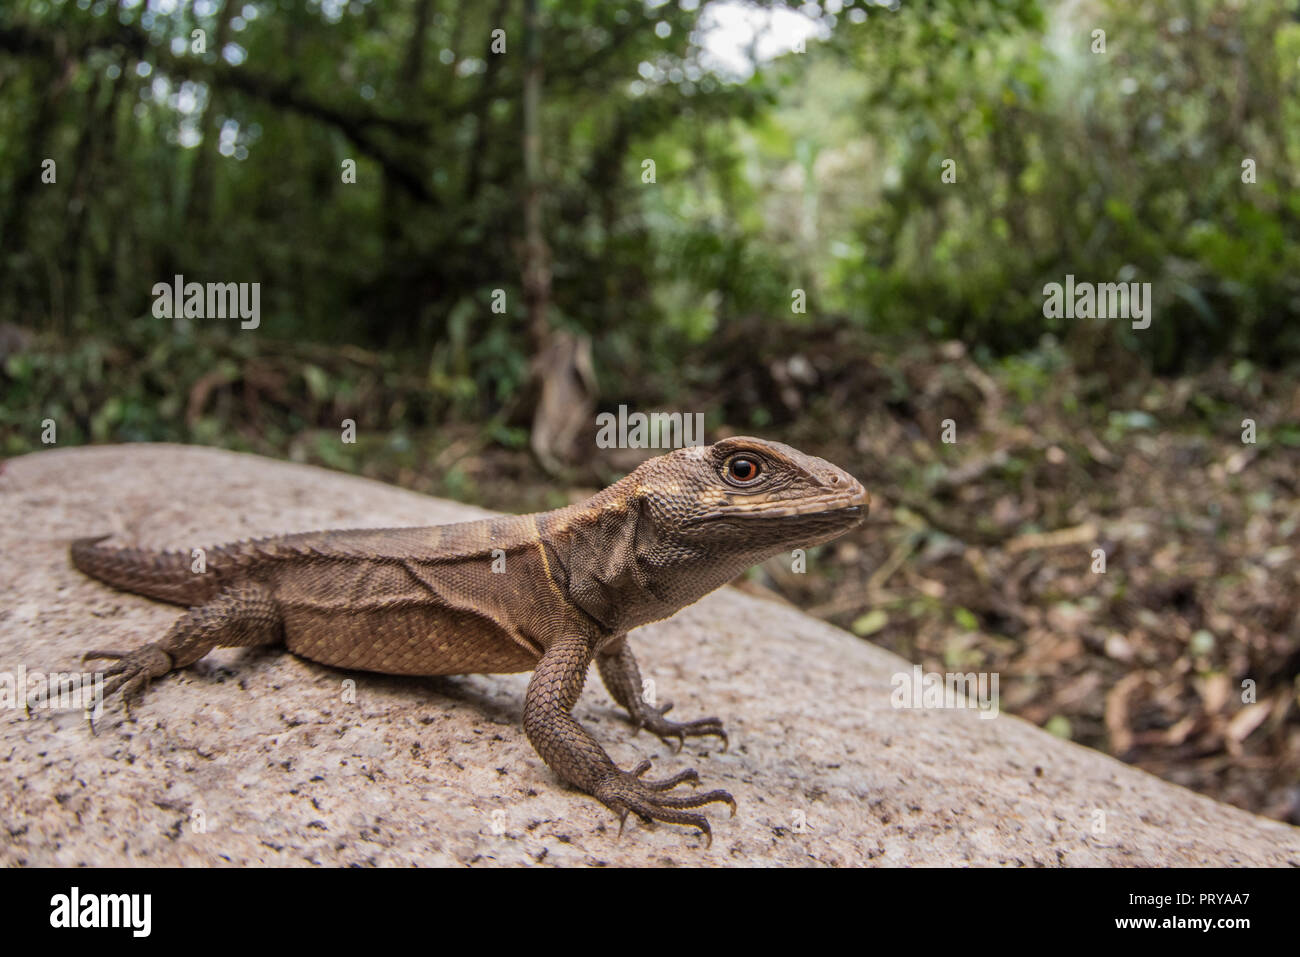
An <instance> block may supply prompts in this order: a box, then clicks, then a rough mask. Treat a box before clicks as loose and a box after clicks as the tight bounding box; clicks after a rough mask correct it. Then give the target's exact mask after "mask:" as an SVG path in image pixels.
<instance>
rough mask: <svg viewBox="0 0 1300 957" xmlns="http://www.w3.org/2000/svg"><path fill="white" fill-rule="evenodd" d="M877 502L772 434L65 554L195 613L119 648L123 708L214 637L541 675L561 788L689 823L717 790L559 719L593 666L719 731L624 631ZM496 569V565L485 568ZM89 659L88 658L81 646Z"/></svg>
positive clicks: (615, 686)
mask: <svg viewBox="0 0 1300 957" xmlns="http://www.w3.org/2000/svg"><path fill="white" fill-rule="evenodd" d="M869 501H870V499H869V496H868V495H867V493H866V490H865V489H863V487H862V485H860V484H859V483H858V482H857V481H856V480H855V479H854V478H852V476H850V475H848V474H847V473H845V472H843V471H841V470H840V469H838V468H836V467H835V466H834V465H832V464H830V463H829V462H826V461H824V460H822V459H819V458H814V457H812V456H809V455H804V454H803V453H802V452H799V451H797V450H796V449H793V448H790V447H789V446H787V445H781V444H779V443H776V442H766V441H763V440H761V439H755V438H731V439H726V440H723V441H721V442H717V443H715V444H714V445H710V446H692V447H688V448H683V449H678V450H676V451H673V452H670V453H668V454H666V455H661V456H659V457H657V458H653V459H650V460H648V461H647V462H645V463H643V464H642V465H641V466H640V467H638V468H637V469H636V470H635V471H633V472H632V473H631V474H629V475H628V476H627V477H626V478H624V479H622V480H621V481H619V482H616V483H615V484H613V485H611V486H610V487H609V488H607V489H605V490H604V491H602V492H600V493H598V494H596V495H595V496H593V497H592V498H590V499H588V500H587V501H585V502H582V503H580V504H577V505H571V506H569V507H567V508H560V509H556V510H554V511H550V512H540V513H537V514H534V515H511V516H502V517H497V518H486V519H482V520H479V521H473V522H463V523H458V524H454V525H435V526H431V527H427V528H383V529H358V530H347V531H325V532H310V533H306V534H299V535H284V536H280V537H275V538H263V539H256V540H253V541H246V542H240V543H238V544H232V545H224V546H221V547H218V548H214V549H211V550H208V551H207V552H206V563H205V564H206V567H205V569H204V571H203V572H201V573H195V572H193V571H191V559H190V556H189V555H186V554H184V553H182V552H149V551H143V550H140V549H133V548H107V547H104V546H102V545H100V544H99V542H101V541H103V539H104V538H106V537H107V536H101V537H100V538H87V539H80V540H78V541H76V542H74V543H73V545H72V547H71V557H72V562H73V564H74V565H75V566H76V567H77V568H79V569H80V570H81V571H83V572H85V573H86V574H87V575H91V576H93V577H94V578H97V579H99V580H100V581H103V582H106V583H108V584H110V585H113V586H115V587H117V588H121V589H124V590H126V591H130V592H135V593H137V594H140V595H146V596H148V597H150V598H155V599H159V600H161V601H167V602H172V603H174V604H178V605H186V606H189V611H187V612H186V613H185V614H184V615H183V616H182V617H181V618H180V619H179V620H177V622H176V623H175V624H174V625H173V626H172V627H171V630H170V631H168V632H167V634H166V636H165V637H164V638H163V639H162V640H161V641H158V642H153V643H151V644H147V645H145V646H143V647H141V648H138V649H136V650H135V651H129V652H122V651H103V650H95V651H89V652H87V653H86V655H85V656H84V658H85V659H89V658H99V659H115V660H116V663H115V664H113V665H112V666H110V667H108V668H107V669H105V672H104V673H105V675H106V676H112V677H110V678H109V680H108V681H107V682H106V683H105V694H106V695H108V694H112V693H114V692H117V691H120V692H121V694H122V698H123V702H124V704H125V705H127V706H128V707H129V705H130V702H131V700H132V699H138V698H139V697H140V696H141V695H142V694H143V693H144V690H145V688H146V687H147V686H148V683H149V681H150V680H151V679H153V678H158V677H161V676H163V675H165V674H167V672H169V671H172V670H173V669H176V668H183V667H185V666H186V665H190V664H193V663H194V662H196V661H198V660H199V659H200V658H202V657H203V656H204V655H206V654H207V653H208V652H209V651H211V650H212V649H213V648H216V647H218V646H221V647H230V646H250V645H276V644H284V645H285V646H287V647H288V649H289V650H290V651H292V652H294V653H296V654H299V655H301V656H303V657H304V658H309V659H311V660H312V661H317V662H320V663H322V664H326V665H332V666H336V667H340V668H355V669H359V670H364V671H375V672H382V673H384V674H397V675H455V674H477V673H507V672H520V671H529V670H532V671H533V677H532V680H531V681H530V682H529V685H528V692H527V694H526V696H525V699H524V715H523V722H524V731H525V732H526V733H527V735H528V739H529V741H531V742H532V744H533V747H534V748H535V749H536V750H537V753H538V754H540V755H541V757H542V759H543V760H544V761H545V762H546V763H547V764H548V765H549V766H550V767H551V768H552V769H553V770H554V771H555V773H556V774H558V775H559V776H560V777H561V778H563V779H564V780H565V781H567V782H568V783H570V784H572V785H574V786H575V787H578V788H580V789H582V790H583V791H586V792H587V793H588V794H591V795H592V796H594V797H595V798H597V799H598V800H599V801H601V802H602V803H603V804H605V806H606V807H608V808H610V809H611V810H612V811H613V812H614V813H615V814H617V815H618V816H619V821H620V830H621V828H622V823H623V822H624V821H626V819H627V815H628V813H629V812H634V813H636V814H637V815H638V816H640V817H641V818H642V819H645V820H650V819H655V820H660V821H666V822H671V823H674V824H684V825H690V826H694V827H696V828H699V829H700V831H702V832H703V833H704V834H705V836H706V837H709V838H711V832H710V829H709V823H708V820H707V819H706V818H705V816H704V815H703V814H700V813H694V812H692V811H690V810H689V809H690V808H699V807H702V806H703V805H706V804H710V803H714V802H721V803H726V804H729V805H730V806H731V812H732V814H733V815H734V814H735V812H736V802H735V800H734V799H733V798H732V796H731V795H730V794H728V793H727V792H726V791H720V790H718V791H708V792H705V793H698V792H697V793H692V794H682V793H670V792H671V791H672V789H673V788H675V787H676V786H677V785H679V784H682V783H684V782H691V783H692V784H696V783H698V782H699V775H698V774H697V773H696V772H695V771H694V770H688V771H681V772H679V773H678V774H676V775H673V776H672V777H670V778H667V779H665V780H660V781H656V780H649V779H647V778H645V777H644V775H645V773H646V771H647V770H649V767H650V762H649V761H642V762H641V763H640V764H639V765H637V767H636V768H634V769H633V770H631V771H623V770H621V769H620V768H618V767H617V766H616V765H615V764H614V762H613V761H612V760H611V759H610V757H609V755H607V754H606V753H605V751H604V749H603V748H601V746H600V745H599V744H598V743H597V742H596V740H595V739H594V738H593V737H592V736H591V735H590V734H588V733H587V732H586V731H585V730H584V729H583V728H582V726H581V725H579V724H578V722H577V721H576V720H575V719H574V717H573V715H572V714H571V713H570V712H571V710H572V708H573V706H574V703H575V702H576V701H577V699H578V695H579V693H580V692H581V691H582V686H583V683H584V681H585V680H586V677H587V670H588V667H589V665H590V664H591V662H592V661H593V660H595V662H596V665H597V667H598V668H599V670H600V676H601V678H602V679H604V682H605V687H606V688H608V689H609V693H610V694H611V695H612V696H613V698H614V700H615V701H616V702H618V704H620V705H621V706H622V707H623V708H625V709H626V710H627V712H628V714H629V716H630V717H631V720H632V722H633V724H634V725H636V726H637V727H638V728H640V727H645V728H648V729H649V730H650V731H651V732H653V733H654V734H656V735H658V736H659V737H660V738H661V739H663V740H665V741H667V740H668V739H669V738H672V737H675V738H676V739H677V741H678V744H679V747H680V745H681V744H683V743H684V742H685V739H686V737H687V736H692V735H716V736H718V737H719V738H721V739H722V741H723V743H724V745H725V743H726V733H725V732H724V731H723V729H722V723H721V722H720V721H719V720H718V719H717V718H702V719H699V720H697V721H687V722H681V723H679V722H675V721H669V720H668V719H667V718H665V717H664V715H665V713H666V712H667V711H668V709H669V707H670V705H667V704H665V705H663V706H658V707H657V706H654V705H652V704H649V703H647V702H646V701H645V700H644V699H643V696H642V688H641V675H640V672H639V670H638V669H637V663H636V659H635V658H634V657H633V656H632V650H631V648H630V647H629V646H628V643H627V640H626V636H627V633H628V631H630V630H631V629H633V628H636V627H637V626H638V625H644V624H646V623H647V622H652V621H657V620H659V619H662V618H666V617H668V616H669V615H671V614H673V613H674V612H676V611H677V610H678V609H680V608H683V607H685V606H686V605H689V604H691V603H692V602H694V601H696V600H697V599H699V598H701V597H703V596H704V595H706V594H707V593H709V592H711V591H713V590H714V589H715V588H718V587H719V586H721V585H724V584H726V583H727V582H729V581H730V580H732V579H733V578H735V577H736V576H737V575H738V574H740V573H741V572H742V571H744V570H745V569H746V568H748V567H749V566H751V565H753V564H755V563H757V562H759V561H762V560H763V559H765V558H768V557H770V556H772V555H775V554H777V553H779V552H782V551H786V550H788V549H791V548H795V547H800V548H803V547H808V546H812V545H817V544H820V543H822V542H827V541H830V540H831V539H833V538H836V537H837V536H839V535H841V534H843V533H844V532H846V531H848V530H849V529H851V528H853V527H854V526H856V525H858V524H859V523H860V522H861V521H862V519H863V518H864V517H865V514H866V509H867V505H868V503H869ZM494 568H495V569H497V570H498V571H494ZM83 660H84V659H83Z"/></svg>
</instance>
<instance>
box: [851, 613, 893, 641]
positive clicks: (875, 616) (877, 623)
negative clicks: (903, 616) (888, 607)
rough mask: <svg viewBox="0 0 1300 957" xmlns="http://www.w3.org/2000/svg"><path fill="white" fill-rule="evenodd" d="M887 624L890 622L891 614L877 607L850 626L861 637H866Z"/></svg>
mask: <svg viewBox="0 0 1300 957" xmlns="http://www.w3.org/2000/svg"><path fill="white" fill-rule="evenodd" d="M887 624H889V614H888V613H887V612H885V611H882V610H881V609H879V608H877V609H875V610H874V611H869V612H867V613H866V614H865V615H862V616H861V617H859V618H857V619H855V620H854V622H853V624H852V625H850V626H849V627H850V628H851V629H852V630H853V633H854V634H855V635H857V636H858V637H859V638H865V637H867V635H874V634H875V633H876V632H878V631H879V630H880V629H881V628H884V627H885V626H886V625H887Z"/></svg>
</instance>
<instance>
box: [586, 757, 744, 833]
mask: <svg viewBox="0 0 1300 957" xmlns="http://www.w3.org/2000/svg"><path fill="white" fill-rule="evenodd" d="M649 770H650V762H649V761H642V762H641V763H640V764H638V765H637V766H636V767H635V768H633V769H632V770H631V771H618V770H616V771H615V772H614V773H612V774H611V775H610V776H609V777H607V778H605V779H604V780H603V781H601V782H600V783H599V784H598V785H596V788H595V789H594V790H593V792H592V793H593V794H594V795H595V797H596V798H597V799H598V800H599V801H600V802H601V803H602V804H604V805H605V806H606V807H607V808H609V809H610V810H611V811H613V812H614V813H615V814H617V815H618V832H619V834H620V835H621V834H622V833H623V825H624V824H625V823H626V822H627V816H628V814H629V813H631V814H636V815H637V817H639V818H641V819H642V820H643V821H646V822H647V823H649V822H650V821H652V820H654V821H664V822H666V823H668V824H684V825H686V826H688V827H694V828H698V829H699V830H700V831H701V832H702V833H703V834H704V838H705V840H706V841H707V842H708V844H709V845H712V844H713V831H712V830H711V829H710V828H709V821H708V819H707V818H706V817H705V816H704V815H703V814H693V813H691V812H690V811H687V810H685V809H686V808H695V807H703V806H704V805H705V804H715V803H716V804H730V805H731V816H732V817H735V816H736V799H735V798H733V797H732V796H731V795H730V794H728V793H727V792H726V791H708V792H706V793H704V794H667V793H665V792H667V791H671V790H672V789H673V788H675V787H677V785H679V784H684V783H686V782H688V781H689V782H690V783H691V784H698V783H699V780H700V776H699V774H698V773H697V772H696V771H695V770H694V769H693V768H692V769H690V770H687V771H681V772H679V773H678V774H675V775H673V776H672V777H670V778H665V779H664V780H662V781H647V780H644V778H643V777H642V776H643V775H644V774H645V773H646V772H647V771H649Z"/></svg>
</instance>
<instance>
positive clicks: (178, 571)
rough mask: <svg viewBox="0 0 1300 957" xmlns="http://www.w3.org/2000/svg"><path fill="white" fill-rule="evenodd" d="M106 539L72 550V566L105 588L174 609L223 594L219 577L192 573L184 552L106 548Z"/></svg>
mask: <svg viewBox="0 0 1300 957" xmlns="http://www.w3.org/2000/svg"><path fill="white" fill-rule="evenodd" d="M108 537H109V536H107V535H100V536H98V537H96V538H79V539H77V540H76V541H75V542H73V543H72V546H71V547H70V548H69V550H68V551H69V555H70V557H71V558H72V564H73V565H74V566H75V567H76V568H77V569H78V570H80V571H82V572H84V573H85V574H87V575H89V576H90V577H91V578H96V579H98V580H99V581H102V582H104V583H105V584H108V585H112V586H113V587H114V588H120V589H122V590H123V591H129V592H134V593H135V594H137V595H144V596H145V597H147V598H154V599H157V600H158V601H165V602H170V603H171V604H173V605H186V606H193V605H201V604H203V603H204V602H206V601H209V600H210V599H212V598H213V597H214V596H215V595H216V594H217V592H218V591H219V590H220V586H219V583H218V581H217V576H216V575H214V574H212V572H211V570H210V569H209V570H208V572H207V573H206V574H201V573H196V572H194V571H192V570H191V564H190V557H189V556H188V555H186V554H184V553H183V552H152V551H147V550H145V549H141V548H103V547H101V546H100V545H99V543H100V542H102V541H103V540H104V539H106V538H108Z"/></svg>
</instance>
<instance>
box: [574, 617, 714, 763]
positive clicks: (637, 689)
mask: <svg viewBox="0 0 1300 957" xmlns="http://www.w3.org/2000/svg"><path fill="white" fill-rule="evenodd" d="M596 666H597V667H598V668H599V669H600V677H601V680H602V681H604V682H605V687H606V688H607V689H608V690H609V694H610V697H612V698H613V699H614V700H615V701H617V702H618V703H619V704H620V705H622V706H623V708H624V709H626V711H627V713H628V716H629V717H630V718H631V719H632V724H633V725H634V726H635V727H636V728H638V729H640V728H646V729H647V730H649V732H650V733H651V734H653V735H656V736H657V737H658V738H659V740H661V741H663V742H665V743H666V742H667V741H668V739H669V738H672V737H675V738H677V747H678V750H680V749H681V747H682V745H684V744H685V743H686V739H687V737H693V736H697V735H710V734H711V735H715V736H717V737H719V738H721V739H722V749H723V750H724V751H725V750H726V749H727V732H726V731H724V730H722V721H721V720H720V719H718V718H700V719H699V720H696V721H669V720H668V719H667V718H665V717H664V715H666V714H667V713H668V711H669V710H670V709H671V708H672V706H673V705H672V702H671V701H665V702H664V703H663V704H662V705H660V706H656V705H653V704H651V703H650V702H648V701H646V700H645V696H644V693H643V691H642V688H641V670H640V669H639V668H637V666H636V657H635V656H634V655H633V654H632V647H631V645H629V644H628V641H627V635H619V636H618V637H617V638H615V639H614V640H613V641H611V642H610V643H609V645H608V646H607V647H605V648H603V649H601V651H600V653H599V654H597V655H596Z"/></svg>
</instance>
